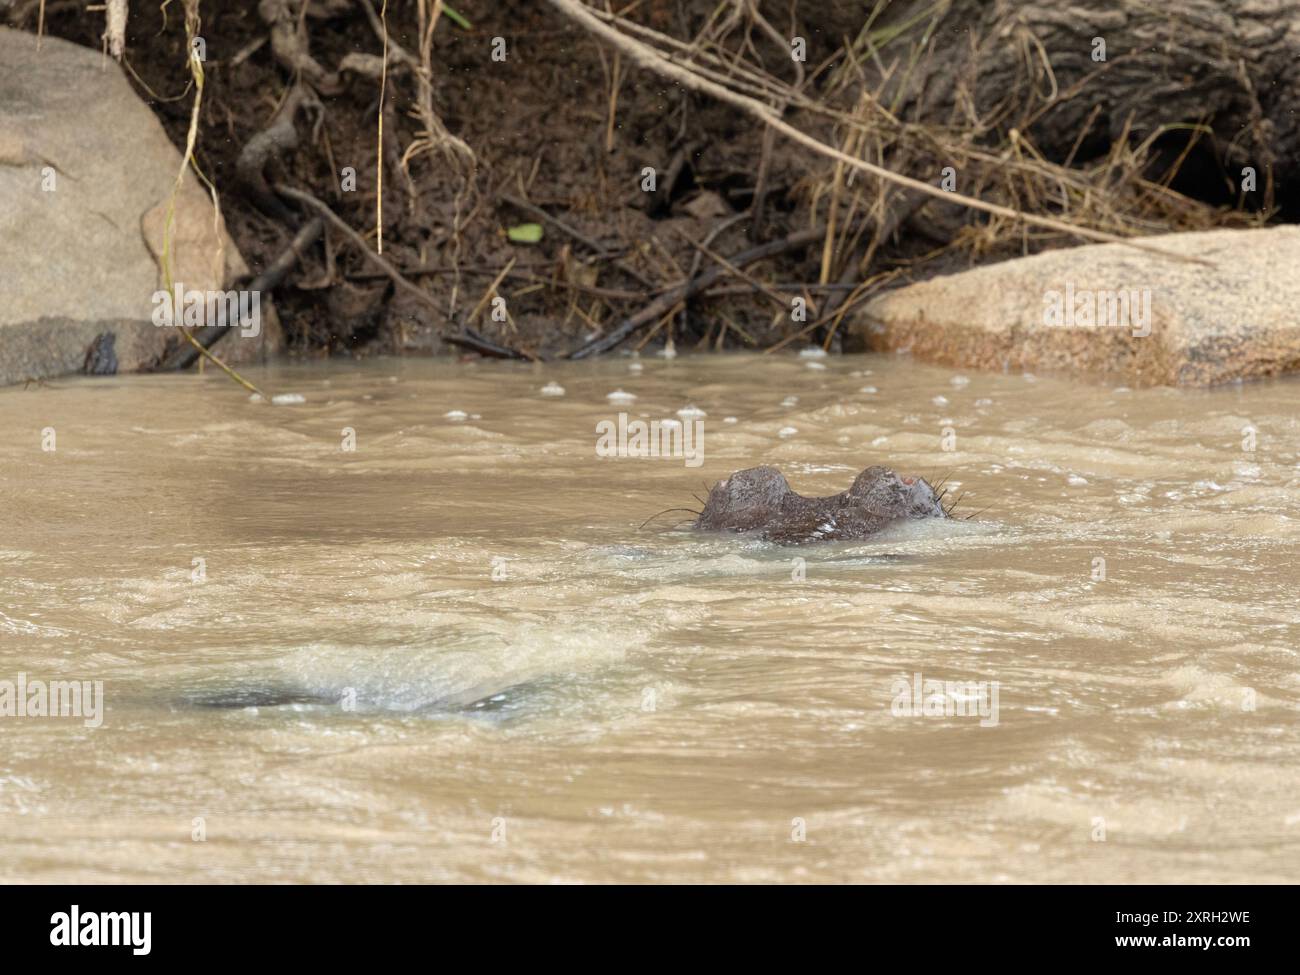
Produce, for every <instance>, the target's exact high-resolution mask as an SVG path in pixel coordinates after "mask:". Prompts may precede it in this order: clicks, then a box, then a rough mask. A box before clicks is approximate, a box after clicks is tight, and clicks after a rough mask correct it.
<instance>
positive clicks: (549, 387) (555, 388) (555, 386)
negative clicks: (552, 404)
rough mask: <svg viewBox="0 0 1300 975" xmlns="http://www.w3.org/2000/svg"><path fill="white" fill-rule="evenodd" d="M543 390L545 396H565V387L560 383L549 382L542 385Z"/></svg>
mask: <svg viewBox="0 0 1300 975" xmlns="http://www.w3.org/2000/svg"><path fill="white" fill-rule="evenodd" d="M541 392H542V395H543V396H563V395H564V387H563V386H561V385H560V384H559V383H547V384H546V385H545V386H543V387H542V390H541Z"/></svg>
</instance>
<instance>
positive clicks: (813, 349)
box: [799, 345, 826, 359]
mask: <svg viewBox="0 0 1300 975" xmlns="http://www.w3.org/2000/svg"><path fill="white" fill-rule="evenodd" d="M799 357H800V358H802V359H825V358H826V350H825V349H823V348H822V347H821V346H819V345H810V346H808V347H807V348H806V349H800V350H799Z"/></svg>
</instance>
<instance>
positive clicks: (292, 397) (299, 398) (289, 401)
mask: <svg viewBox="0 0 1300 975" xmlns="http://www.w3.org/2000/svg"><path fill="white" fill-rule="evenodd" d="M271 402H272V403H274V404H275V405H276V406H297V405H298V404H299V403H305V402H307V397H306V396H303V395H302V393H276V394H275V395H274V396H272V397H271Z"/></svg>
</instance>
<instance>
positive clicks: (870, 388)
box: [858, 386, 880, 395]
mask: <svg viewBox="0 0 1300 975" xmlns="http://www.w3.org/2000/svg"><path fill="white" fill-rule="evenodd" d="M858 392H859V393H867V394H868V395H870V394H871V393H878V392H880V390H878V389H876V387H875V386H863V387H862V388H861V389H859V390H858Z"/></svg>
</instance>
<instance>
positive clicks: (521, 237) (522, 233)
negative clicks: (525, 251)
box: [506, 223, 542, 244]
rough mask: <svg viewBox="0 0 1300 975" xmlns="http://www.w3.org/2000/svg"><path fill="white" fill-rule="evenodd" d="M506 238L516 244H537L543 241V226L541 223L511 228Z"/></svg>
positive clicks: (523, 224)
mask: <svg viewBox="0 0 1300 975" xmlns="http://www.w3.org/2000/svg"><path fill="white" fill-rule="evenodd" d="M506 236H507V237H509V238H510V239H511V240H513V241H514V242H515V243H516V244H535V243H537V242H538V241H539V240H541V239H542V225H541V224H540V223H521V224H520V225H519V226H518V227H511V228H510V229H509V230H507V231H506Z"/></svg>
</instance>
